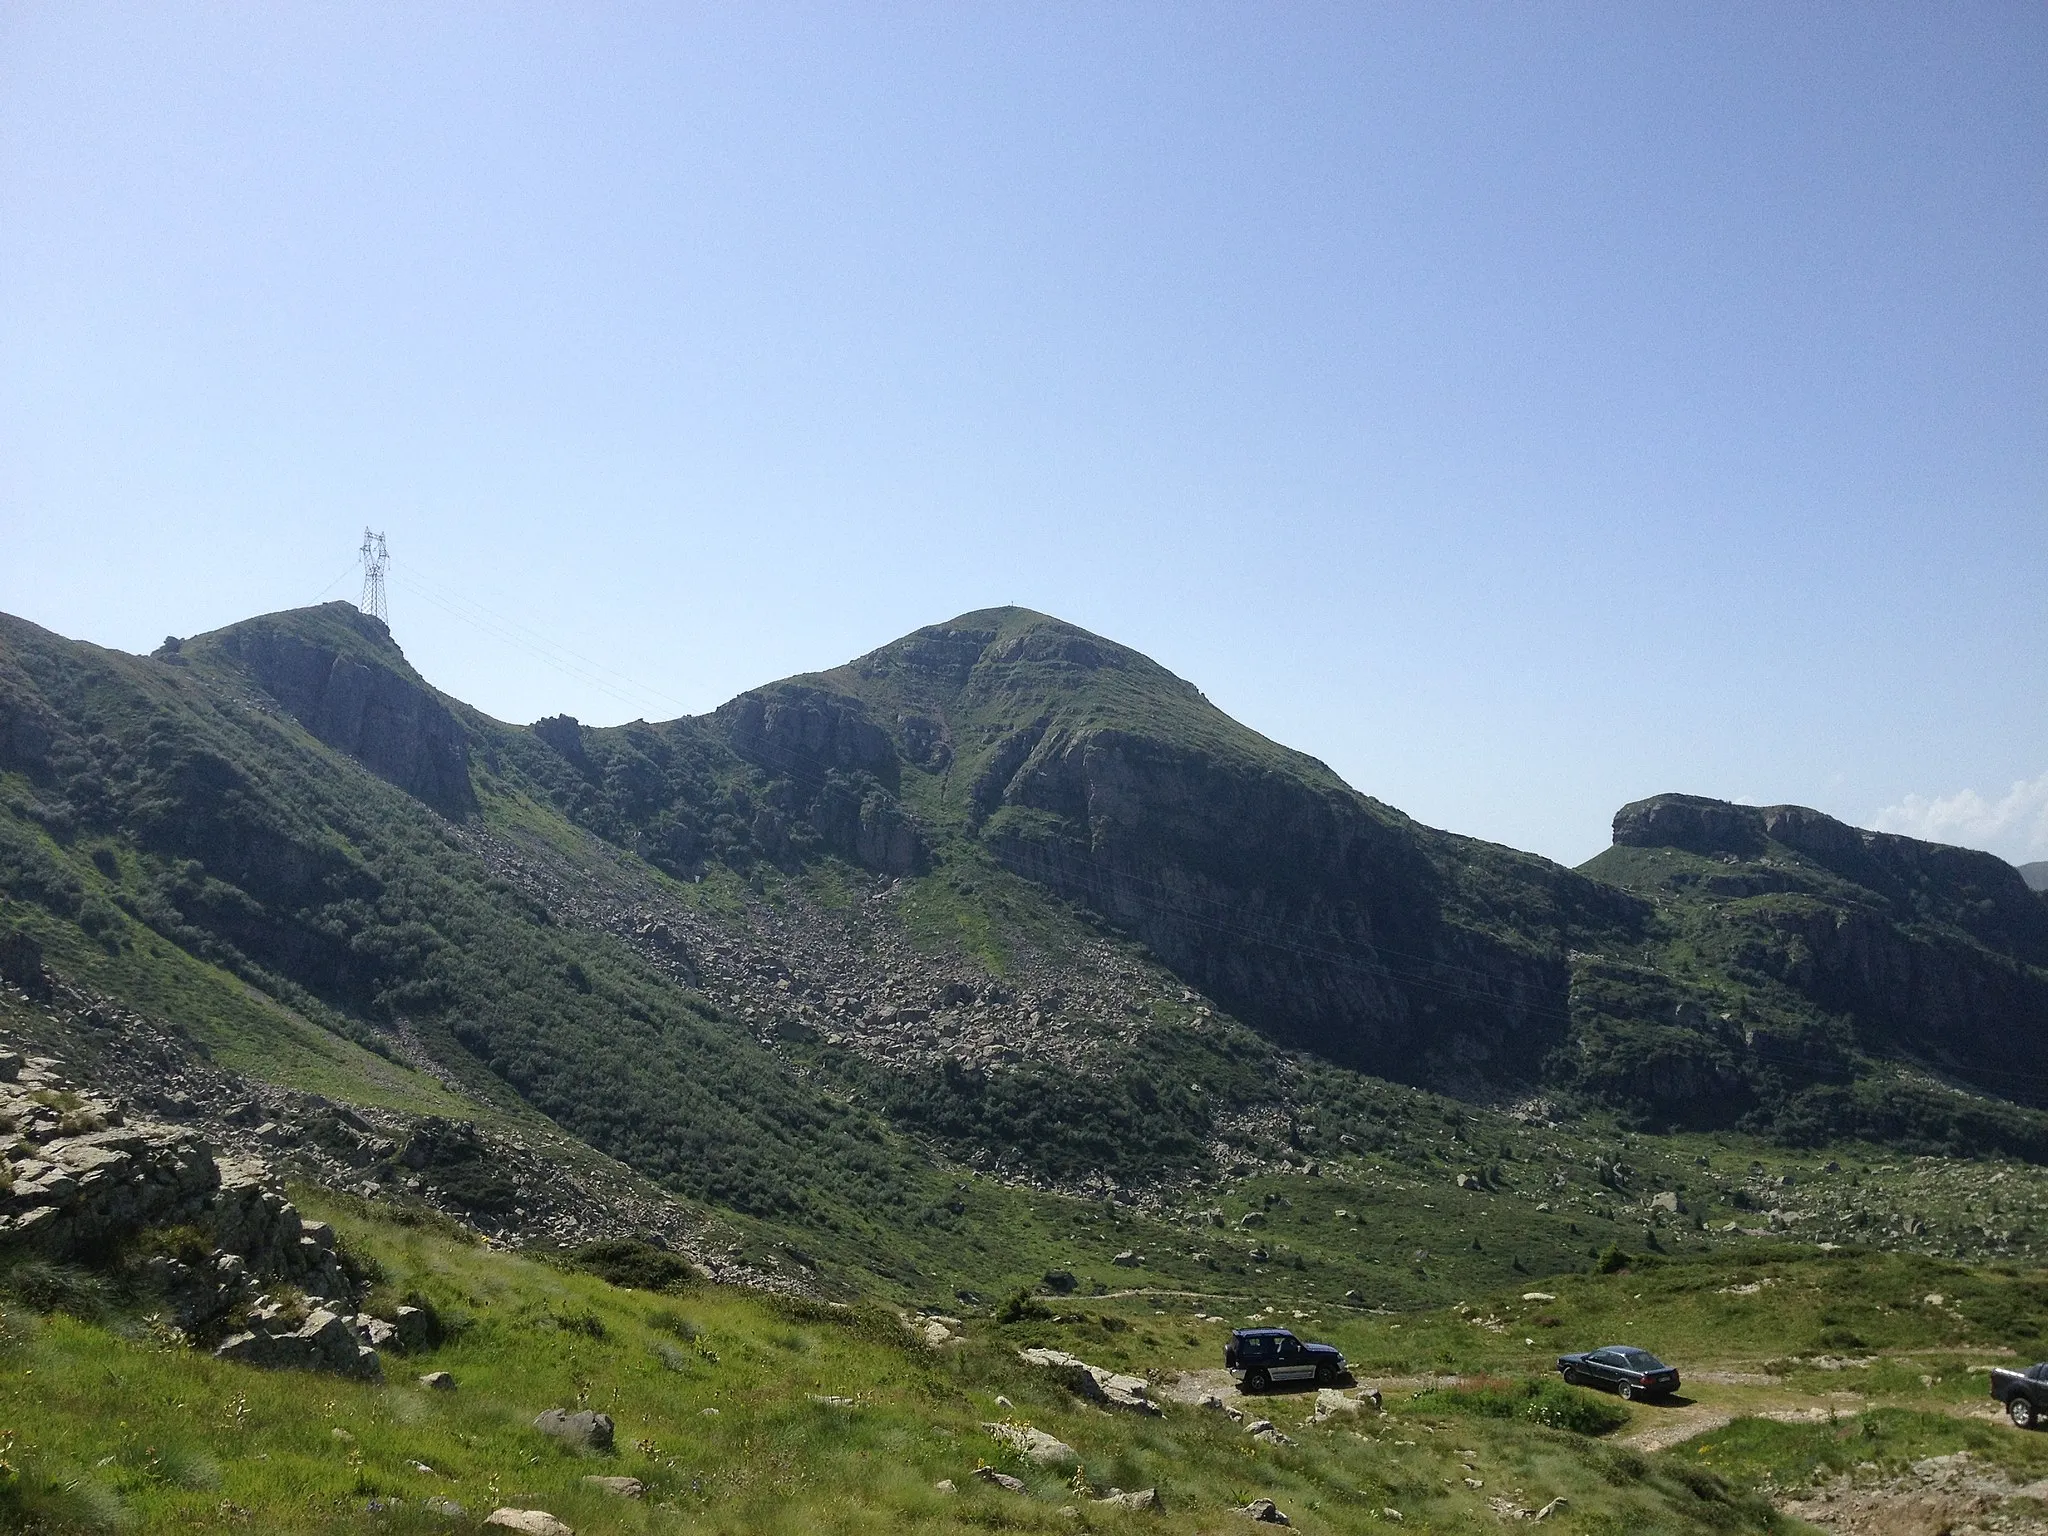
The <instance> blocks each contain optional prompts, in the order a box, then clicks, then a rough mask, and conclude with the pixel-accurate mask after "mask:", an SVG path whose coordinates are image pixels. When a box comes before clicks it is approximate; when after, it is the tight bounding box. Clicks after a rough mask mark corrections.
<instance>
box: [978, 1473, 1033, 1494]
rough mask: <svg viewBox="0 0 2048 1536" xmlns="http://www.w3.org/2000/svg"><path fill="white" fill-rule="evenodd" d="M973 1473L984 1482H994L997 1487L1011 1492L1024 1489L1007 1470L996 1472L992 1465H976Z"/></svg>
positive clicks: (1020, 1491) (1019, 1491) (1018, 1491)
mask: <svg viewBox="0 0 2048 1536" xmlns="http://www.w3.org/2000/svg"><path fill="white" fill-rule="evenodd" d="M974 1475H975V1476H976V1477H978V1478H980V1479H981V1480H982V1481H983V1482H984V1483H994V1484H995V1485H996V1486H997V1487H998V1488H1007V1489H1009V1490H1010V1492H1012V1493H1023V1492H1025V1491H1026V1490H1025V1487H1024V1485H1023V1483H1021V1482H1019V1481H1018V1480H1017V1479H1016V1478H1014V1477H1012V1476H1010V1474H1009V1473H1007V1472H998V1471H997V1470H996V1469H995V1468H994V1467H976V1468H975V1469H974Z"/></svg>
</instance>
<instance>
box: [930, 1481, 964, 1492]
mask: <svg viewBox="0 0 2048 1536" xmlns="http://www.w3.org/2000/svg"><path fill="white" fill-rule="evenodd" d="M959 1491H960V1490H959V1489H958V1488H955V1487H954V1486H953V1479H951V1478H950V1477H942V1478H940V1479H939V1480H938V1481H937V1482H936V1483H933V1484H932V1492H933V1493H958V1492H959Z"/></svg>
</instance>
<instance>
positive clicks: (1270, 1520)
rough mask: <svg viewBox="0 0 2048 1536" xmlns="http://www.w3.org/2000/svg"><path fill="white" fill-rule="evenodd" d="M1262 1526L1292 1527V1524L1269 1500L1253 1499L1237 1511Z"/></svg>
mask: <svg viewBox="0 0 2048 1536" xmlns="http://www.w3.org/2000/svg"><path fill="white" fill-rule="evenodd" d="M1238 1513H1239V1514H1241V1515H1246V1516H1249V1517H1250V1518H1251V1519H1253V1520H1257V1521H1259V1522H1260V1523H1261V1524H1263V1525H1292V1524H1293V1523H1294V1522H1293V1521H1292V1520H1289V1519H1288V1518H1287V1517H1286V1516H1285V1515H1283V1514H1281V1513H1280V1508H1279V1506H1278V1505H1277V1504H1275V1503H1274V1502H1273V1501H1272V1500H1271V1499H1253V1500H1252V1501H1251V1503H1249V1504H1247V1505H1245V1506H1244V1508H1243V1509H1240V1510H1239V1511H1238Z"/></svg>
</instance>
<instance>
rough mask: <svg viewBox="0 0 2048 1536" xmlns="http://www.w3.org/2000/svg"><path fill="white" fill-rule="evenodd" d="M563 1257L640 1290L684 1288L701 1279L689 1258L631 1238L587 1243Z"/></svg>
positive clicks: (574, 1265)
mask: <svg viewBox="0 0 2048 1536" xmlns="http://www.w3.org/2000/svg"><path fill="white" fill-rule="evenodd" d="M563 1258H564V1262H566V1263H567V1264H568V1265H569V1266H570V1267H571V1268H574V1269H580V1270H584V1271H585V1272H587V1273H589V1274H593V1275H596V1276H597V1277H598V1279H600V1280H603V1281H606V1282H608V1283H610V1284H612V1285H620V1286H629V1287H631V1288H632V1289H633V1290H636V1291H670V1292H674V1291H682V1290H687V1289H689V1288H690V1287H691V1286H693V1285H695V1284H696V1283H697V1279H698V1276H697V1271H696V1270H695V1269H694V1268H693V1267H691V1265H690V1263H689V1261H688V1260H686V1259H682V1258H679V1257H678V1256H677V1255H675V1254H673V1253H670V1252H668V1251H667V1250H666V1249H662V1248H656V1247H655V1246H654V1245H653V1244H651V1243H643V1242H639V1241H636V1240H635V1239H633V1238H629V1237H621V1238H607V1239H604V1240H601V1241H598V1242H594V1243H585V1244H584V1245H583V1246H582V1247H580V1248H575V1249H571V1250H570V1251H569V1252H568V1253H567V1254H565V1255H564V1256H563Z"/></svg>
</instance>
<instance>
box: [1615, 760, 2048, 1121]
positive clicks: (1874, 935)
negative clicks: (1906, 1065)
mask: <svg viewBox="0 0 2048 1536" xmlns="http://www.w3.org/2000/svg"><path fill="white" fill-rule="evenodd" d="M1614 843H1615V846H1614V847H1613V848H1612V849H1610V850H1609V852H1608V853H1606V854H1603V855H1602V856H1601V857H1600V858H1599V859H1596V860H1595V861H1593V863H1592V864H1590V865H1588V866H1587V868H1588V870H1589V871H1591V872H1594V873H1599V874H1602V875H1604V876H1606V877H1607V878H1610V879H1614V880H1617V881H1620V882H1622V883H1624V884H1627V885H1628V886H1629V887H1630V888H1631V889H1635V890H1638V891H1641V892H1644V893H1645V894H1654V895H1655V897H1656V898H1657V899H1658V901H1659V902H1660V905H1662V907H1663V909H1664V911H1665V913H1666V914H1667V916H1668V921H1669V922H1670V923H1671V925H1672V926H1673V928H1674V929H1675V930H1676V934H1675V936H1677V937H1680V938H1682V939H1683V940H1684V941H1685V942H1686V943H1687V944H1688V946H1689V947H1690V949H1691V951H1692V953H1693V954H1694V956H1695V957H1696V959H1695V961H1694V963H1695V965H1697V964H1698V963H1699V962H1700V961H1705V962H1708V963H1709V964H1711V965H1713V966H1715V967H1716V968H1717V971H1718V974H1716V973H1714V972H1710V973H1708V975H1707V976H1706V977H1704V978H1703V981H1705V982H1710V983H1712V984H1714V985H1715V986H1717V987H1718V988H1719V990H1720V993H1721V995H1722V996H1723V997H1730V996H1734V995H1738V994H1737V993H1735V992H1733V991H1731V989H1740V995H1746V996H1747V998H1748V999H1749V1000H1750V1001H1751V1003H1752V1005H1753V1006H1754V1007H1756V1008H1760V1009H1765V1010H1766V1011H1768V1010H1770V1009H1776V1010H1777V1011H1778V1013H1780V1014H1781V1015H1787V1014H1789V1015H1796V1014H1798V1013H1800V1012H1801V1011H1802V1010H1803V1011H1804V1013H1805V1015H1806V1019H1807V1023H1806V1025H1805V1026H1804V1027H1803V1028H1801V1029H1800V1030H1799V1031H1798V1032H1799V1033H1800V1034H1801V1035H1802V1036H1803V1037H1804V1038H1805V1039H1806V1040H1807V1041H1808V1044H1807V1045H1806V1046H1803V1047H1800V1049H1801V1050H1802V1051H1805V1052H1807V1054H1808V1056H1809V1057H1810V1058H1811V1061H1812V1065H1813V1067H1814V1068H1815V1070H1819V1069H1821V1068H1822V1067H1824V1066H1825V1067H1827V1068H1828V1069H1829V1070H1833V1071H1837V1072H1847V1071H1850V1070H1852V1068H1853V1063H1852V1061H1851V1060H1850V1057H1849V1056H1847V1055H1844V1054H1843V1053H1844V1052H1849V1053H1852V1054H1853V1053H1856V1052H1861V1053H1866V1054H1868V1055H1869V1056H1873V1057H1877V1058H1890V1059H1898V1060H1904V1061H1910V1062H1914V1063H1918V1064H1920V1065H1923V1066H1927V1067H1931V1068H1934V1069H1936V1070H1938V1071H1941V1072H1944V1073H1947V1074H1951V1075H1953V1076H1956V1077H1958V1078H1961V1079H1963V1080H1965V1081H1969V1082H1973V1083H1976V1084H1978V1085H1980V1086H1982V1087H1984V1088H1986V1089H1989V1090H1990V1091H1992V1092H1994V1093H1997V1094H1999V1095H2000V1096H2002V1097H2006V1098H2012V1099H2018V1100H2020V1101H2022V1102H2032V1103H2040V1102H2048V905H2044V904H2043V903H2042V902H2041V901H2040V899H2039V898H2038V897H2037V896H2036V895H2035V894H2034V893H2033V892H2031V891H2029V890H2028V889H2027V888H2026V885H2025V884H2024V882H2023V881H2022V880H2021V878H2020V876H2019V873H2018V872H2017V871H2016V870H2014V869H2013V868H2012V866H2011V865H2009V864H2006V863H2005V862H2004V861H2003V860H2001V859H1997V858H1994V857H1992V856H1991V855H1990V854H1985V853H1977V852H1974V851H1972V850H1969V849H1964V848H1952V847H1947V846H1944V845H1941V844H1935V843H1925V842H1921V841H1918V840H1916V839H1914V838H1908V837H1898V836H1893V835H1890V834H1887V833H1881V832H1869V831H1864V830H1861V829H1859V828H1855V827H1850V826H1848V825H1846V824H1844V823H1843V822H1840V821H1837V820H1836V819H1835V818H1833V817H1831V816H1827V815H1825V814H1823V813H1821V812H1819V811H1814V810H1810V809H1808V808H1806V807H1803V806H1791V805H1778V806H1740V805H1730V804H1727V803H1725V802H1722V801H1715V800H1707V799H1703V798H1700V797H1697V796H1688V795H1659V796H1657V797H1655V798H1653V799H1650V800H1644V801H1638V802H1636V803H1635V804H1633V805H1628V806H1624V807H1623V808H1622V809H1621V811H1620V812H1619V813H1617V814H1616V816H1615V818H1614ZM1774 1000H1775V1001H1774ZM1716 1006H1717V1007H1725V1006H1726V1004H1725V1003H1717V1004H1716ZM1826 1020H1839V1021H1843V1022H1844V1023H1845V1024H1846V1026H1847V1031H1848V1032H1847V1033H1846V1034H1841V1035H1839V1039H1838V1040H1837V1042H1836V1044H1835V1045H1834V1046H1832V1047H1828V1048H1825V1049H1819V1054H1818V1055H1817V1056H1816V1055H1813V1051H1814V1050H1815V1049H1817V1048H1818V1047H1817V1046H1816V1042H1819V1041H1820V1040H1822V1038H1823V1037H1824V1036H1826V1035H1827V1033H1828V1030H1827V1029H1826V1028H1825V1027H1824V1021H1826ZM1795 1022H1796V1020H1795ZM1756 1026H1757V1018H1755V1017H1753V1018H1752V1019H1751V1021H1750V1028H1749V1029H1748V1031H1747V1035H1748V1038H1747V1039H1746V1041H1745V1042H1744V1043H1745V1044H1746V1045H1747V1046H1748V1047H1749V1051H1750V1054H1751V1056H1752V1059H1753V1060H1754V1061H1758V1062H1766V1061H1767V1060H1774V1059H1776V1058H1779V1057H1782V1056H1783V1055H1784V1053H1785V1052H1786V1051H1787V1050H1789V1049H1791V1048H1790V1047H1788V1046H1787V1045H1786V1044H1785V1043H1784V1042H1783V1041H1782V1040H1777V1039H1775V1038H1773V1037H1775V1036H1776V1035H1778V1034H1779V1033H1780V1032H1781V1031H1780V1029H1779V1028H1778V1027H1773V1028H1772V1029H1771V1032H1770V1035H1769V1036H1767V1037H1766V1041H1765V1044H1764V1045H1763V1046H1759V1045H1758V1043H1757V1027H1756ZM1785 1027H1788V1028H1789V1027H1791V1026H1785ZM1758 1051H1765V1052H1767V1053H1769V1054H1768V1057H1765V1056H1758V1055H1756V1053H1757V1052H1758ZM1716 1054H1717V1059H1721V1060H1726V1059H1727V1053H1726V1052H1725V1051H1719V1052H1717V1053H1716ZM1742 1054H1743V1053H1742V1052H1741V1051H1737V1052H1736V1053H1735V1055H1736V1056H1737V1057H1738V1058H1739V1057H1741V1056H1742ZM1778 1064H1779V1065H1783V1064H1784V1063H1783V1062H1782V1061H1780V1062H1779V1063H1778Z"/></svg>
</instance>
